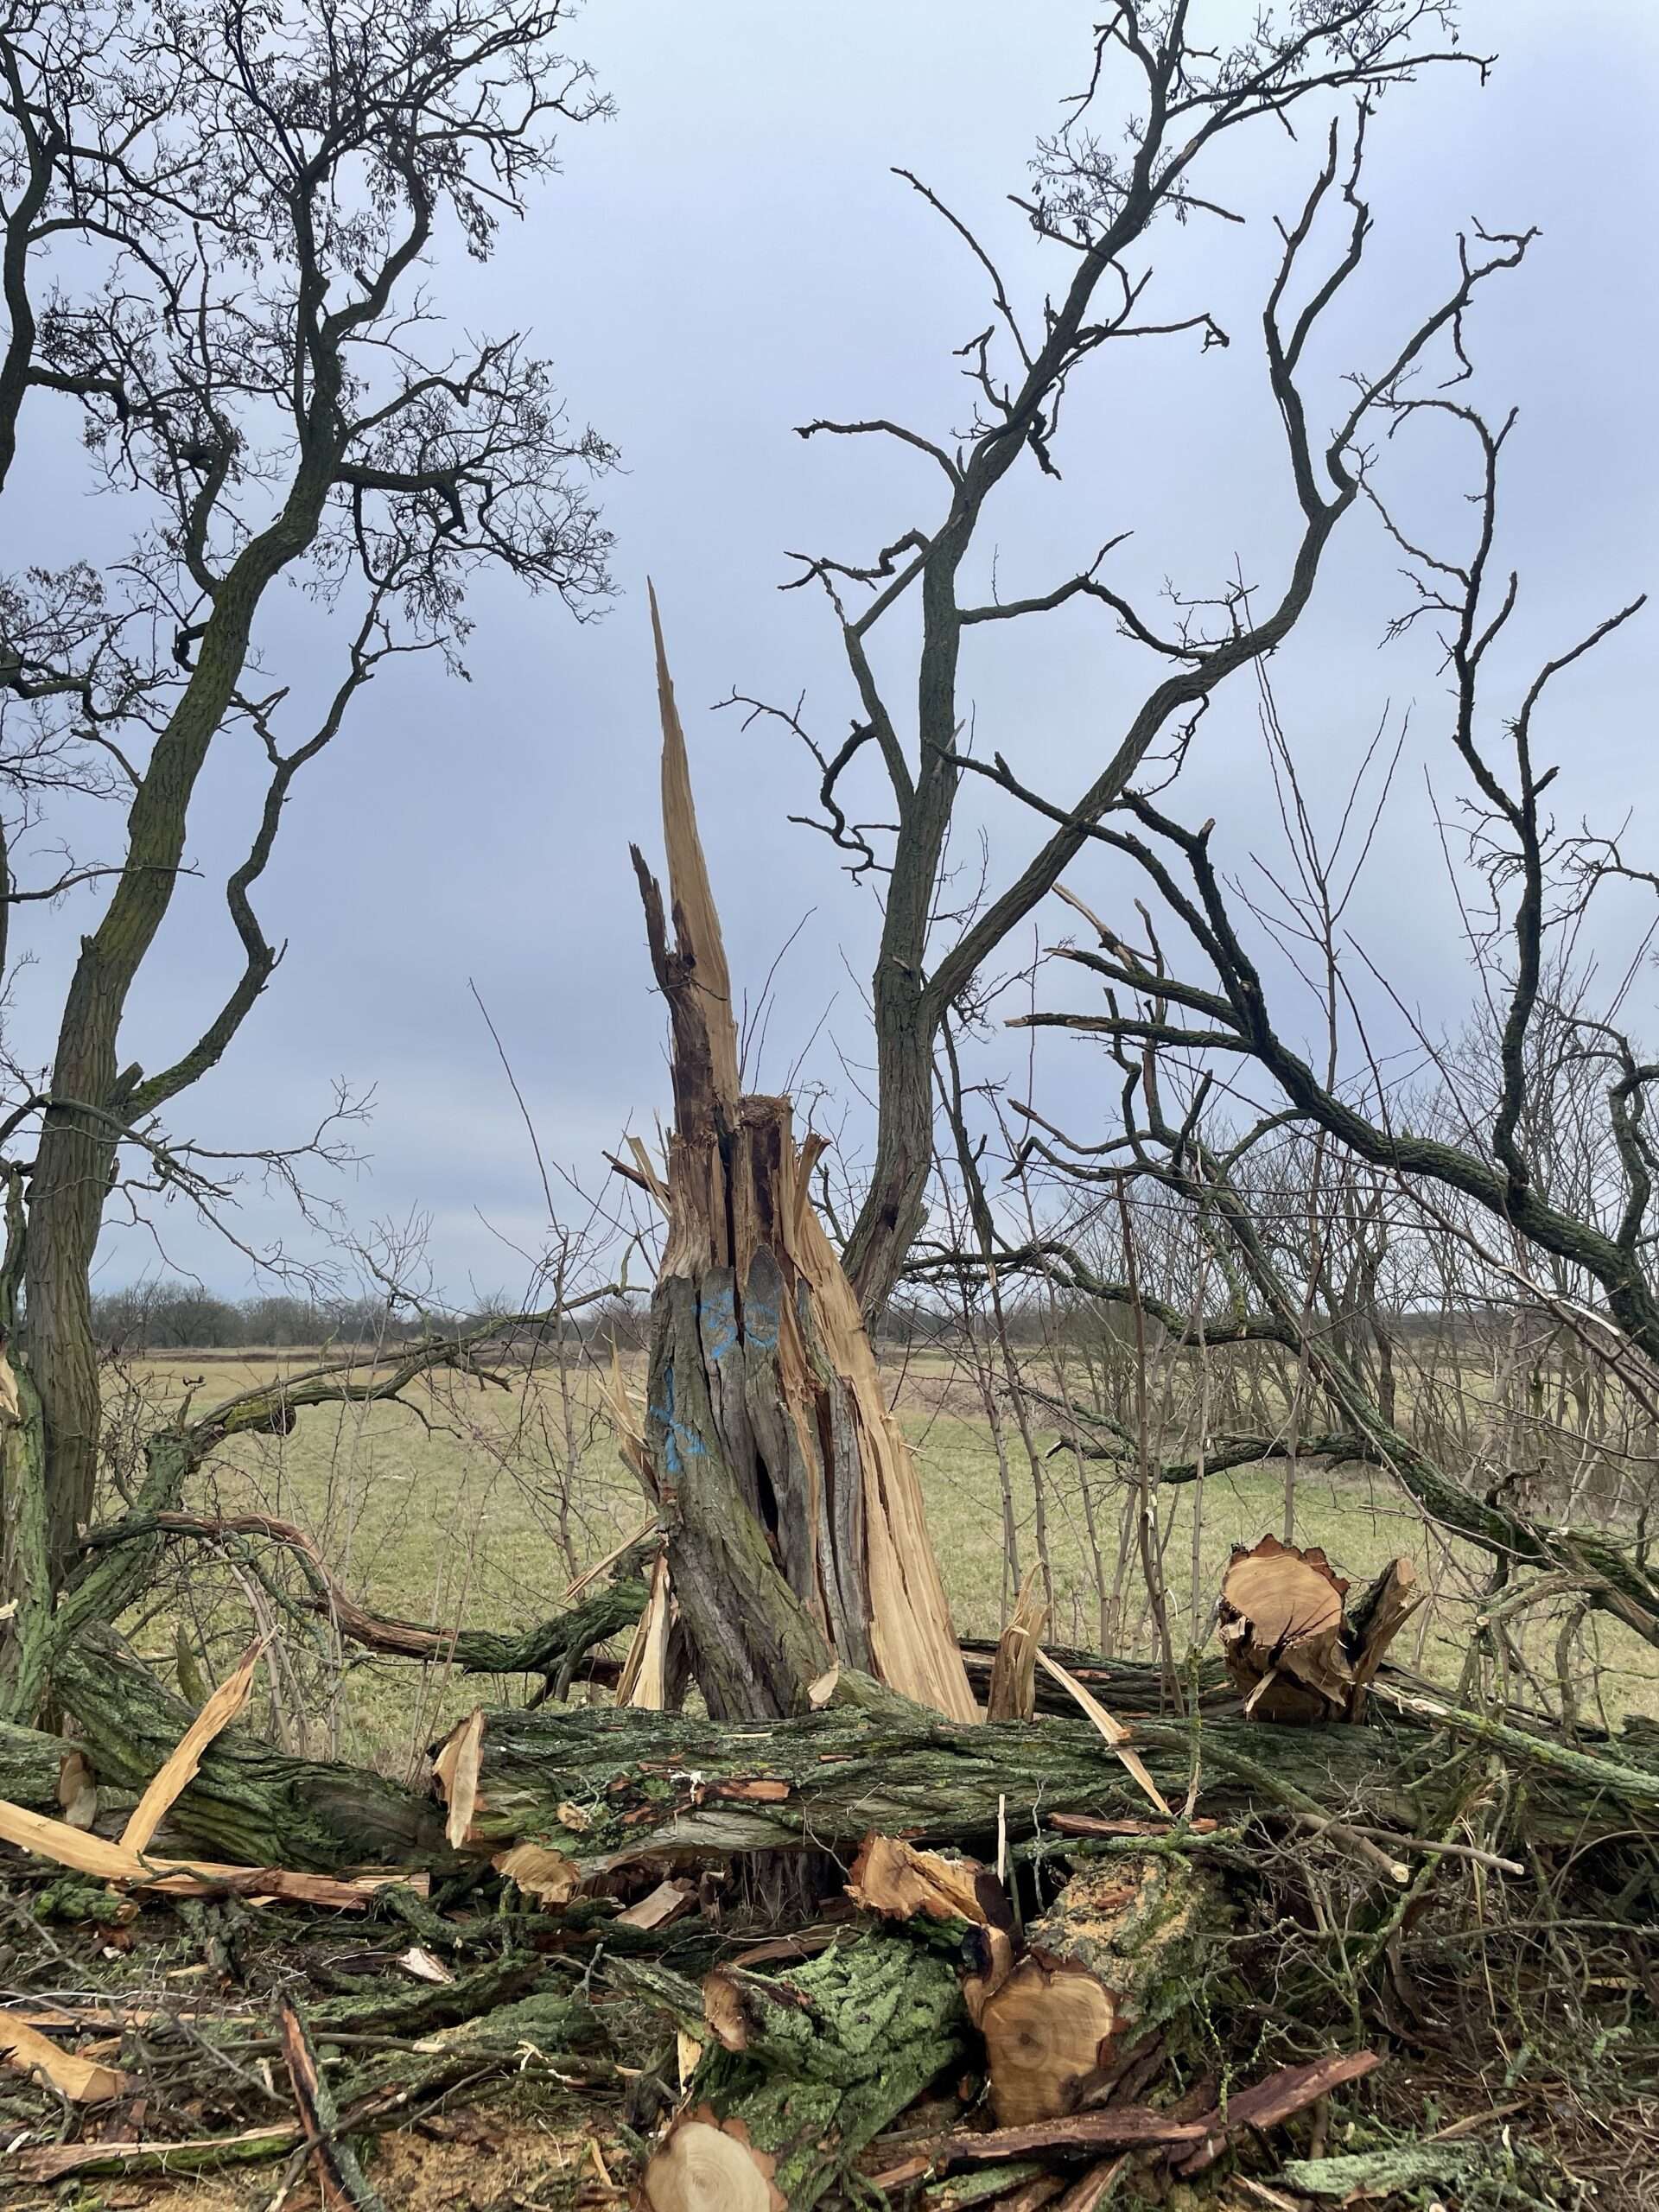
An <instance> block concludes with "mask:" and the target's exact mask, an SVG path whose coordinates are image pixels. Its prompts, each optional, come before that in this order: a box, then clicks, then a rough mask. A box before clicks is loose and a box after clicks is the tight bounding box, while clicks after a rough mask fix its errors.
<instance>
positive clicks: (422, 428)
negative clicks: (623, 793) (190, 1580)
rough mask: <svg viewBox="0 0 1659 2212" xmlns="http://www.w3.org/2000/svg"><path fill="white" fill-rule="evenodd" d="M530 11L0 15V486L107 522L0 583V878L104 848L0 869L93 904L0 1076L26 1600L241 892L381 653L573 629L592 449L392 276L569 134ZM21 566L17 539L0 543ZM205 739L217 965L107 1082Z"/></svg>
mask: <svg viewBox="0 0 1659 2212" xmlns="http://www.w3.org/2000/svg"><path fill="white" fill-rule="evenodd" d="M565 14H566V10H565V9H564V6H563V0H506V4H494V0H489V3H488V4H486V0H438V4H436V5H427V4H423V0H376V4H373V5H369V4H367V3H366V0H346V4H339V3H338V0H278V4H276V5H274V6H257V7H256V6H253V5H251V4H246V0H226V3H225V4H206V0H203V3H202V4H198V0H181V4H178V5H173V6H161V5H156V6H150V5H144V6H141V7H136V8H116V7H110V6H106V5H101V4H98V0H6V4H5V5H4V7H3V9H0V223H3V231H4V260H3V275H4V292H5V301H6V308H7V317H8V328H7V334H6V341H5V350H4V353H3V359H0V480H3V477H4V474H5V472H6V470H7V469H8V468H11V469H12V470H13V472H14V474H13V480H12V486H11V488H12V490H13V493H14V494H15V492H16V466H15V465H16V455H17V454H18V452H19V450H20V448H19V439H20V436H23V435H27V433H28V431H29V426H30V424H31V423H33V422H34V421H35V410H37V409H39V410H44V409H47V408H50V407H61V406H64V405H68V406H71V407H73V408H74V409H76V410H78V411H79V421H80V425H81V429H82V431H83V435H84V439H85V443H86V450H87V453H88V456H89V461H90V465H91V467H92V470H93V472H94V477H95V480H98V481H100V482H101V484H102V485H103V486H105V488H106V489H107V490H108V491H109V492H111V493H113V494H115V495H117V497H118V501H119V505H120V508H121V512H123V514H124V516H125V517H127V518H129V537H128V543H127V545H126V547H125V549H124V551H123V552H121V553H120V554H119V555H118V556H117V557H114V558H111V559H108V560H103V559H100V558H99V557H96V556H94V555H92V554H89V556H87V557H86V559H85V560H82V561H79V562H77V563H73V564H72V565H71V566H69V567H68V568H67V569H60V570H56V571H52V570H48V569H42V568H41V567H38V566H37V567H32V568H31V567H27V566H24V567H20V568H19V569H16V571H15V572H14V573H12V574H11V575H10V576H8V577H5V578H3V579H0V783H3V790H4V795H5V796H4V805H3V813H4V817H5V823H4V826H5V829H6V832H7V835H8V838H9V841H10V848H14V849H15V847H16V840H17V836H18V835H19V833H20V832H21V831H22V830H25V829H35V827H36V825H37V824H38V823H40V822H41V813H42V809H43V807H45V806H46V805H47V804H48V802H49V800H50V798H51V797H52V795H53V794H54V792H56V791H61V790H64V789H66V788H67V789H70V790H73V791H79V792H83V793H85V792H90V793H92V794H94V795H95V796H98V797H99V798H104V799H105V800H107V802H108V803H109V804H111V806H113V808H114V809H115V810H116V818H117V828H116V835H115V838H114V840H113V841H112V842H113V843H114V845H115V848H116V850H115V854H114V856H113V857H111V858H110V859H108V860H107V861H105V860H99V859H96V858H95V859H92V860H91V861H86V862H84V863H80V864H79V865H76V864H72V865H71V866H70V867H69V868H67V870H66V871H64V872H63V874H62V876H61V880H60V882H55V883H54V884H53V885H50V886H35V885H34V884H32V883H25V882H21V881H19V880H15V877H14V872H13V865H12V862H11V860H10V856H9V853H8V855H7V856H6V857H5V859H4V880H3V889H4V892H5V911H6V912H10V908H11V906H14V905H16V904H17V903H18V902H19V901H21V900H23V899H30V898H38V897H41V896H42V895H44V894H45V892H46V891H47V890H48V888H52V889H55V888H61V887H66V886H68V885H71V884H73V881H74V880H77V878H78V877H79V875H81V874H100V875H103V876H106V877H107V878H108V880H109V895H108V897H107V899H106V901H105V904H104V905H103V906H102V910H101V912H100V913H99V917H98V918H97V920H96V922H95V924H94V925H91V926H89V928H88V930H87V931H86V935H85V936H84V937H83V938H82V940H81V944H80V949H79V957H78V959H77V961H76V963H75V966H74V969H73V976H72V977H71V979H70V981H69V983H68V986H67V991H66V993H65V996H64V1000H63V1005H62V1011H61V1017H60V1023H59V1027H58V1034H57V1040H56V1046H55V1051H54V1056H53V1064H52V1068H51V1072H50V1075H49V1077H48V1078H47V1080H45V1081H44V1082H41V1081H40V1080H39V1079H38V1078H31V1077H29V1076H28V1075H27V1074H25V1073H24V1072H23V1071H22V1070H19V1069H17V1068H16V1067H15V1066H14V1067H13V1068H12V1070H11V1089H12V1096H11V1098H10V1102H9V1103H8V1107H7V1110H6V1112H5V1116H4V1119H3V1123H0V1132H3V1138H4V1141H5V1142H6V1144H7V1147H8V1152H7V1155H6V1159H5V1161H4V1163H3V1169H0V1172H3V1176H4V1179H5V1184H6V1189H7V1193H8V1201H9V1206H10V1226H11V1235H10V1243H9V1245H8V1249H7V1253H6V1257H5V1262H4V1267H3V1273H0V1309H3V1311H0V1321H3V1323H4V1325H5V1326H6V1327H7V1329H8V1330H10V1327H11V1325H12V1323H13V1320H14V1319H15V1317H16V1308H17V1304H18V1294H19V1290H20V1287H22V1288H24V1290H25V1293H26V1302H25V1304H24V1307H23V1312H22V1332H21V1344H22V1363H21V1369H20V1374H19V1388H20V1393H21V1397H22V1423H21V1426H20V1427H18V1428H17V1430H16V1433H15V1434H14V1437H13V1439H12V1442H11V1446H10V1448H9V1453H8V1459H9V1466H8V1477H7V1495H6V1501H5V1503H6V1513H7V1522H8V1549H9V1553H10V1559H11V1562H12V1573H13V1579H14V1582H16V1581H17V1580H21V1581H22V1583H23V1584H24V1585H25V1586H27V1587H28V1588H29V1590H30V1591H31V1592H32V1593H33V1594H34V1596H35V1599H37V1601H38V1600H40V1599H41V1598H42V1596H43V1593H44V1592H46V1591H47V1590H48V1588H49V1587H51V1586H54V1585H55V1584H57V1583H58V1582H59V1581H60V1580H61V1578H62V1576H63V1573H64V1571H65V1568H66V1567H67V1563H68V1561H69V1560H70V1559H71V1557H72V1555H73V1551H74V1548H75V1543H76V1530H77V1528H78V1526H79V1524H80V1523H82V1522H84V1521H85V1520H86V1517H87V1515H88V1510H89V1508H90V1505H91V1502H92V1489H93V1483H94V1477H95V1472H96V1467H97V1459H98V1445H99V1374H98V1364H97V1357H96V1351H95V1345H94V1340H93V1335H92V1326H91V1316H90V1310H89V1301H88V1289H87V1279H88V1268H89V1265H90V1263H91V1261H92V1254H93V1249H94V1247H95V1245H96V1243H97V1240H98V1237H99V1230H100V1226H101V1224H102V1222H103V1220H104V1217H105V1210H106V1207H107V1206H108V1205H109V1203H110V1199H111V1192H112V1191H115V1190H118V1189H120V1188H122V1187H123V1186H124V1185H126V1184H128V1183H129V1181H130V1182H132V1183H133V1184H134V1185H137V1186H140V1187H145V1186H147V1187H155V1186H156V1185H161V1186H162V1187H166V1188H168V1189H172V1190H181V1191H183V1192H185V1193H187V1194H188V1195H189V1196H192V1197H194V1198H198V1199H199V1200H200V1201H201V1202H203V1203H206V1204H211V1203H212V1201H213V1198H214V1195H215V1193H216V1192H218V1191H219V1190H220V1189H221V1188H222V1182H223V1177H224V1174H225V1173H226V1163H224V1162H223V1161H222V1160H221V1161H215V1160H213V1157H212V1156H211V1155H206V1154H201V1153H200V1152H199V1151H196V1150H195V1149H194V1148H193V1147H188V1146H174V1145H171V1144H169V1142H168V1138H167V1136H166V1134H165V1131H164V1128H163V1126H162V1122H161V1120H160V1118H159V1117H160V1116H162V1113H163V1111H164V1109H167V1108H168V1106H169V1105H170V1104H171V1103H172V1102H173V1101H175V1099H176V1098H177V1097H178V1096H180V1094H181V1092H183V1091H184V1090H187V1089H188V1087H189V1086H190V1085H191V1084H194V1083H195V1082H196V1081H197V1080H198V1079H199V1078H200V1077H201V1076H202V1075H203V1074H204V1073H205V1072H206V1071H207V1070H208V1069H210V1068H212V1067H213V1065H215V1064H216V1063H217V1062H218V1060H219V1058H220V1057H221V1055H222V1054H223V1053H224V1052H225V1051H226V1048H227V1047H228V1046H229V1045H230V1043H231V1041H232V1039H233V1038H234V1036H235V1035H236V1033H237V1032H238V1029H239V1028H240V1027H241V1025H242V1023H243V1022H244V1020H245V1019H246V1017H247V1015H248V1014H249V1013H250V1011H251V1008H252V1007H253V1006H254V1005H255V1003H256V1002H257V1000H258V998H259V996H260V994H261V993H262V992H263V990H264V988H265V986H266V984H267V982H269V980H270V976H271V973H272V971H273V969H275V967H276V965H277V961H278V959H279V958H280V950H279V948H278V946H277V944H274V943H273V942H272V941H271V940H270V938H268V937H267V935H266V933H265V931H264V926H263V925H262V923H261V921H260V918H259V916H258V914H257V911H256V908H255V906H254V904H253V893H254V890H255V887H256V886H257V881H258V879H259V877H260V875H261V874H262V873H263V871H264V868H265V867H266V865H267V863H268V861H269V859H270V854H271V851H272V849H273V846H274V843H275V841H276V838H277V834H278V830H279V827H280V825H281V823H282V821H283V816H284V810H285V809H286V807H287V804H288V802H289V798H290V797H291V795H292V791H293V786H294V784H295V779H296V777H297V776H298V775H299V773H300V772H301V771H302V769H303V768H305V767H306V766H308V764H309V763H310V762H311V761H313V760H315V758H316V757H317V755H318V754H319V753H321V751H322V750H323V748H324V747H327V745H329V744H330V743H331V742H332V741H333V740H334V737H335V736H336V735H337V734H338V733H339V731H340V728H341V727H342V725H343V723H344V721H345V720H346V716H347V715H348V713H349V711H350V709H352V707H353V704H354V702H355V701H356V699H357V697H358V695H359V693H360V692H361V691H362V690H363V688H364V687H365V684H367V683H369V682H370V681H371V680H372V678H373V677H374V675H375V674H376V672H377V671H378V670H379V669H380V668H382V667H383V666H384V665H385V663H386V662H387V660H388V658H390V657H391V656H393V655H397V654H401V653H404V652H416V651H424V650H432V649H435V650H438V651H440V652H444V653H448V654H450V655H453V654H454V652H455V650H456V648H457V646H458V645H459V643H460V641H461V639H462V638H463V637H464V635H465V632H466V614H465V606H466V598H467V588H468V585H469V582H470V581H471V580H472V579H473V578H474V576H475V575H478V574H479V573H480V572H481V571H485V570H489V569H497V570H499V569H505V570H506V571H507V572H509V573H511V574H512V575H516V576H518V577H519V578H521V579H522V580H523V581H524V583H525V584H527V585H528V586H529V587H530V588H531V589H543V588H545V589H550V590H553V591H555V592H556V593H558V594H560V596H561V597H562V598H563V600H564V601H566V603H567V604H568V605H569V606H570V607H572V609H573V610H575V611H576V612H578V613H580V612H581V611H582V609H583V608H584V607H586V606H588V604H589V603H590V602H592V601H594V599H595V598H596V597H597V596H598V595H600V594H603V593H604V591H605V590H606V588H607V573H606V556H607V543H608V540H607V535H606V533H605V531H603V529H602V528H601V525H600V523H599V520H598V518H597V515H596V512H595V509H594V504H593V496H592V491H591V485H592V480H593V478H594V474H595V473H596V472H599V471H601V470H603V469H604V468H605V467H607V465H608V463H609V461H610V460H611V458H612V455H611V451H610V448H608V447H607V445H606V444H605V442H603V440H602V439H601V438H600V437H599V436H598V435H596V434H594V432H592V431H582V430H576V429H571V428H570V427H569V425H568V424H567V423H566V420H565V417H564V414H563V409H562V407H561V405H560V404H559V402H558V400H557V398H556V395H555V392H554V390H553V386H552V383H551V378H550V371H549V368H548V365H547V364H546V363H545V362H544V361H543V360H542V359H539V358H538V357H537V355H536V354H535V353H533V352H532V351H531V348H530V346H529V345H528V343H527V341H526V340H525V339H524V336H523V335H522V334H507V335H505V336H504V337H499V338H493V339H487V340H483V341H481V342H479V341H475V340H471V339H467V338H465V337H463V336H461V334H459V333H457V332H455V331H454V329H453V328H452V327H451V326H450V325H449V324H448V321H447V320H446V317H445V315H444V313H443V310H442V304H441V300H440V297H439V296H438V295H437V293H436V292H435V289H433V287H432V284H431V280H430V276H429V270H430V266H431V264H432V263H433V261H434V259H435V257H436V256H438V255H439V254H441V253H443V252H448V251H454V250H455V248H457V247H461V248H464V249H465V251H467V252H468V253H469V254H471V255H473V256H474V257H478V258H485V257H487V256H488V255H489V253H490V251H491V249H492V245H493V241H494V238H495V236H496V233H497V231H498V229H499V225H500V224H501V222H502V221H503V220H504V219H507V218H509V217H512V216H514V215H516V214H518V213H521V212H522V211H523V210H524V207H525V205H526V204H527V195H528V194H530V193H531V190H532V188H534V187H535V186H536V185H537V183H538V182H540V181H543V180H544V179H545V178H547V177H548V176H549V175H550V174H551V173H552V171H553V169H554V168H555V166H556V163H555V155H554V135H555V131H556V128H557V126H558V125H559V124H562V123H565V122H571V123H579V122H582V121H585V120H587V119H588V118H592V117H594V116H595V115H598V114H599V113H601V111H602V110H603V105H604V103H603V102H602V100H601V99H600V97H599V96H598V95H597V94H596V93H595V92H594V88H593V86H592V85H591V83H590V80H589V76H588V70H587V69H586V67H584V66H583V65H582V64H581V63H579V62H571V61H569V60H565V59H563V57H562V56H561V54H559V53H558V51H557V48H556V41H558V39H559V37H560V35H561V33H562V30H563V23H564V17H565ZM24 537H26V527H25V525H24V524H23V523H22V519H21V518H20V523H19V526H18V528H17V529H16V531H14V533H12V535H11V537H10V543H11V545H13V546H17V545H19V543H20V541H21V540H22V539H23V538H24ZM283 578H287V579H289V580H291V581H296V582H303V583H304V585H305V587H306V588H307V590H308V593H309V594H311V595H312V596H313V597H314V598H315V600H317V601H320V602H321V605H322V607H323V608H324V610H325V611H327V610H337V612H338V614H339V617H340V635H341V637H342V638H343V639H344V640H345V641H346V643H345V650H344V652H343V654H342V655H341V659H340V667H339V670H338V672H337V676H336V677H335V679H334V682H333V684H332V689H330V687H329V686H328V685H327V683H325V684H324V685H323V687H322V689H323V691H324V693H325V695H326V696H325V697H324V702H323V704H322V707H321V712H320V713H319V714H318V715H316V717H315V719H310V718H309V717H308V715H307V714H306V713H305V710H304V709H303V708H302V699H303V696H304V690H305V688H306V686H305V684H304V683H303V681H302V683H301V685H300V687H299V696H290V686H289V683H285V682H284V681H283V679H282V677H281V675H280V673H279V672H278V671H268V670H267V669H266V668H264V666H263V665H262V664H261V658H260V636H259V623H260V618H261V614H262V610H263V609H264V607H265V603H266V600H267V594H269V593H270V588H271V587H272V585H273V584H275V583H276V582H277V581H278V580H279V579H283ZM334 634H335V632H334V628H333V627H332V626H331V627H330V628H329V629H328V630H327V632H325V636H326V637H327V638H329V639H332V637H333V636H334ZM296 673H298V674H301V675H302V677H303V676H304V675H305V674H307V673H308V671H296ZM231 734H234V736H235V739H236V741H237V742H238V743H239V744H243V745H246V744H249V743H251V744H252V745H253V746H254V747H256V748H257V749H259V750H262V751H263V753H264V756H265V760H266V764H267V782H266V786H265V796H264V804H263V807H262V809H261V810H260V812H259V815H258V817H257V822H256V823H255V824H254V827H253V830H252V836H251V842H250V843H249V845H248V847H247V849H246V850H245V853H244V854H242V855H239V856H237V855H232V864H231V865H230V867H229V868H228V872H227V875H226V899H227V902H228V906H229V911H230V914H231V918H232V922H233V923H234V925H235V928H236V931H237V934H238V938H239V941H240V944H241V946H242V950H243V964H242V967H241V969H240V972H239V973H238V974H236V975H235V976H233V978H232V979H231V980H230V982H229V983H228V987H227V988H226V989H225V990H224V992H223V995H222V996H220V997H219V999H218V1001H217V1002H216V1003H210V1005H209V1006H208V1007H206V1008H205V1009H204V1010H203V1017H202V1027H201V1028H200V1033H199V1035H197V1037H196V1038H195V1039H194V1041H193V1042H191V1043H189V1044H188V1045H187V1046H186V1047H185V1048H184V1049H183V1050H182V1051H180V1052H177V1054H176V1057H169V1056H168V1053H167V1052H161V1053H159V1054H152V1052H149V1051H146V1050H145V1049H144V1047H143V1046H142V1045H139V1046H137V1051H138V1052H140V1053H142V1055H143V1064H141V1062H140V1059H139V1058H136V1057H134V1051H135V1043H136V1040H134V1039H130V1037H129V1035H128V1033H127V1028H126V1025H125V1019H124V1018H125V1014H126V1011H127V1007H128V1002H129V999H130V994H131V991H132V988H133V985H134V983H135V981H136V980H137V977H138V976H139V974H140V972H141V970H142V969H143V964H144V963H145V960H146V958H147V957H148V956H149V952H150V950H151V948H152V946H153V945H154V944H155V942H156V933H157V931H158V930H159V929H160V927H161V925H162V921H163V920H164V918H166V916H167V914H168V910H169V907H170V906H171V904H172V902H173V899H174V894H175V889H176V887H177V884H178V880H179V877H180V874H181V869H182V867H183V855H184V852H185V842H186V837H187V833H188V829H189V826H190V822H191V801H192V796H193V793H194V790H195V788H196V785H197V782H198V779H199V778H200V774H201V772H202V769H203V767H204V765H205V764H206V762H207V759H208V756H209V753H210V752H211V751H212V750H213V748H214V747H215V746H216V745H219V744H220V743H221V742H223V741H225V740H226V738H227V736H229V735H231ZM157 1062H159V1064H157ZM130 1162H136V1163H137V1164H136V1166H129V1163H130ZM31 1617H32V1613H31V1609H30V1608H28V1607H26V1608H25V1609H24V1611H23V1613H22V1615H20V1621H21V1622H22V1623H24V1624H27V1622H28V1621H29V1618H31ZM26 1671H27V1670H26Z"/></svg>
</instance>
